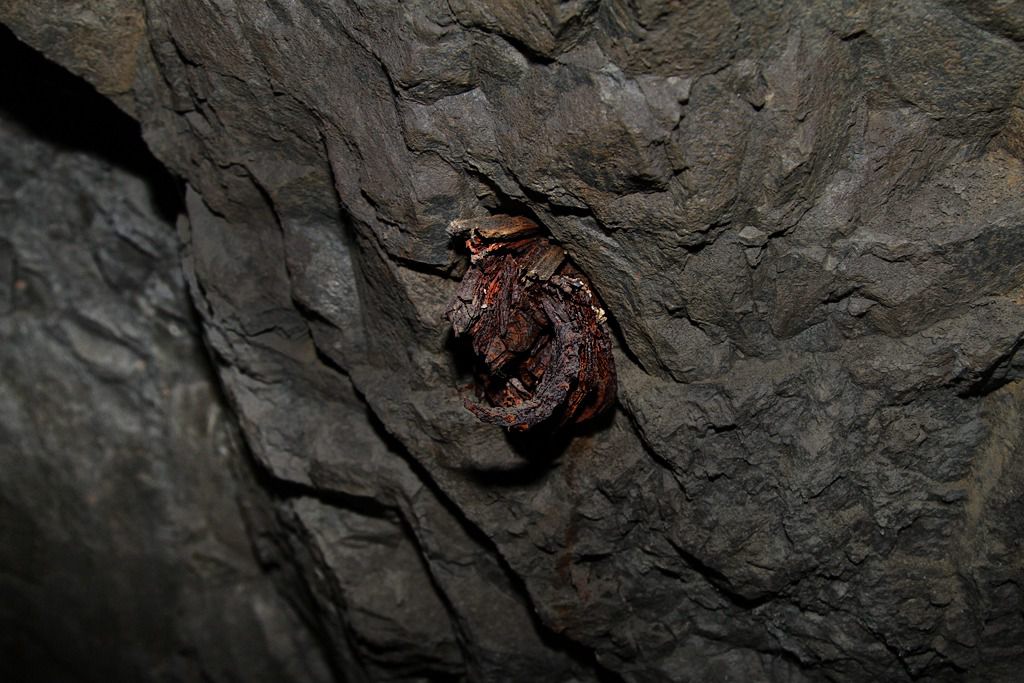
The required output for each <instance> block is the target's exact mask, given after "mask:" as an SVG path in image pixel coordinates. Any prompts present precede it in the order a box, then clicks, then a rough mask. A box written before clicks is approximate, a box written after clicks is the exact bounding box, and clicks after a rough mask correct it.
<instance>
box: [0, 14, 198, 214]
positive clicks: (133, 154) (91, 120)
mask: <svg viewBox="0 0 1024 683" xmlns="http://www.w3.org/2000/svg"><path fill="white" fill-rule="evenodd" d="M0 63H2V64H6V65H8V66H9V67H10V68H8V69H6V70H5V73H4V76H3V80H4V87H3V89H2V90H0V108H2V109H3V110H4V111H5V112H6V113H7V114H8V115H9V116H10V117H11V118H12V119H13V120H15V121H17V122H18V123H19V125H21V126H23V127H24V128H25V129H26V130H28V131H29V132H31V133H32V134H33V135H35V136H36V137H38V138H39V139H40V140H44V141H46V142H48V143H50V144H53V145H55V146H56V147H59V148H61V149H66V150H69V151H77V152H82V153H83V154H89V155H91V156H94V157H96V158H98V159H102V160H103V161H105V162H107V163H110V164H112V165H114V166H116V167H118V168H121V169H124V170H125V171H128V172H129V173H132V174H134V175H137V176H140V177H142V178H150V179H153V182H151V183H149V189H150V193H151V197H152V200H153V204H154V206H156V207H157V209H158V210H159V213H160V217H161V218H162V219H164V220H165V221H166V222H167V223H170V224H173V223H174V220H175V218H177V216H178V214H179V213H180V212H181V209H182V196H183V192H182V186H181V184H180V183H179V182H178V181H177V180H174V179H172V177H171V176H170V174H169V173H168V172H167V169H166V168H165V167H164V166H163V165H162V164H161V163H160V162H158V161H157V160H156V159H155V158H154V157H153V155H152V154H151V153H150V151H149V150H148V149H147V148H146V146H145V144H143V142H142V129H141V128H140V126H139V123H138V122H137V121H135V120H134V119H132V118H131V117H130V116H129V115H128V114H126V113H124V112H123V111H121V110H120V109H118V108H117V107H115V106H114V105H113V104H111V103H110V101H109V100H107V99H106V98H105V97H103V96H102V95H100V94H99V93H98V92H96V89H95V88H93V87H92V86H91V85H89V84H88V83H86V82H85V81H84V80H82V79H81V78H79V77H77V76H75V75H74V74H72V73H70V72H68V71H67V70H66V69H64V68H63V67H61V66H59V65H57V64H54V63H53V62H51V61H49V60H48V59H46V58H45V57H43V56H42V55H41V54H39V53H38V52H36V51H35V50H33V49H32V48H31V47H29V46H28V45H26V44H25V43H23V42H21V41H20V40H18V38H17V37H16V36H15V35H14V34H13V33H11V30H10V29H9V28H7V27H6V26H4V25H3V24H0Z"/></svg>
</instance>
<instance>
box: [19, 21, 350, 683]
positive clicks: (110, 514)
mask: <svg viewBox="0 0 1024 683" xmlns="http://www.w3.org/2000/svg"><path fill="white" fill-rule="evenodd" d="M4 38H5V40H4V41H3V43H2V47H0V55H2V57H0V59H2V60H3V61H4V63H7V64H10V63H17V64H19V65H20V69H21V71H20V73H19V74H18V75H17V76H14V77H12V78H9V79H6V82H5V90H4V94H3V96H2V98H0V264H2V265H0V282H2V285H0V679H3V680H5V681H40V682H49V681H68V682H78V681H120V680H125V681H127V680H137V681H138V680H148V681H184V680H205V681H267V682H268V683H270V682H277V681H281V680H308V681H327V680H331V679H332V678H331V671H330V669H329V667H328V661H327V660H326V659H325V657H324V655H323V654H322V652H321V647H320V644H319V643H318V642H317V640H316V639H315V638H314V637H313V632H312V631H311V630H310V629H309V628H308V627H306V626H305V624H304V621H303V619H302V618H301V617H300V612H299V611H297V610H296V609H295V608H294V607H293V606H292V605H291V604H289V602H288V601H287V600H286V598H285V593H284V592H282V591H281V590H279V589H278V586H277V585H276V584H275V582H274V579H273V576H272V573H271V572H268V571H267V569H266V568H265V567H264V566H263V565H261V564H260V563H259V562H257V559H256V557H255V555H254V553H253V549H252V543H251V541H250V527H249V526H247V524H246V522H245V516H244V514H243V509H242V508H241V507H240V506H239V500H242V499H244V500H245V504H246V507H250V508H251V507H255V506H259V505H263V506H269V504H270V503H269V501H263V500H261V498H259V497H257V496H254V495H253V492H254V491H258V488H256V486H255V484H254V482H252V481H251V476H250V477H249V478H248V479H247V478H246V477H245V476H237V475H236V473H242V474H244V473H245V471H246V469H245V467H244V465H245V462H244V460H243V458H242V450H241V444H240V438H239V435H238V433H237V428H236V427H235V421H234V419H233V417H232V415H231V413H230V412H228V411H226V410H225V405H224V401H223V399H222V397H221V395H220V390H219V388H218V385H217V382H216V380H215V379H214V376H213V374H212V373H211V370H210V366H209V362H208V359H207V356H206V354H205V351H204V349H203V346H202V342H201V339H200V337H199V331H198V325H197V320H196V318H195V315H194V312H193V309H192V306H191V303H190V302H189V299H188V294H187V290H186V288H185V281H184V278H183V276H182V271H181V267H180V260H179V248H178V240H177V234H176V232H175V229H174V214H173V210H174V209H175V207H176V205H177V206H180V203H178V202H176V198H175V194H176V190H175V187H174V183H173V181H172V180H171V178H170V177H169V176H167V175H166V173H165V172H163V171H162V169H161V168H160V166H159V165H158V164H157V163H156V162H155V161H154V160H153V159H152V158H151V157H148V154H147V152H146V150H145V147H144V146H143V145H142V143H141V141H140V139H139V134H138V130H137V128H136V127H135V126H134V125H133V122H132V121H131V120H130V119H129V118H128V117H126V116H124V115H123V114H121V113H120V112H119V111H118V110H117V109H116V108H114V107H113V106H112V105H111V104H110V103H109V102H107V101H106V100H104V99H103V98H102V97H100V96H99V95H97V94H95V93H92V92H90V88H89V86H87V85H85V84H84V83H81V82H80V81H76V80H75V79H73V78H72V77H71V76H70V75H68V74H61V73H60V71H61V70H60V69H59V68H58V67H56V66H53V65H46V64H45V62H43V60H42V58H40V57H38V56H36V55H33V54H31V53H30V51H29V50H28V48H18V47H16V46H14V45H13V42H12V41H13V39H12V38H11V36H10V35H9V34H8V35H5V36H4ZM69 81H70V82H69ZM68 100H71V101H73V102H74V111H73V115H69V114H71V113H72V112H71V110H67V111H63V112H61V111H59V108H60V107H61V106H66V105H67V104H69V103H70V102H69V101H68ZM62 103H64V105H62ZM101 137H102V138H105V139H102V140H101V139H100V138H101ZM169 210H170V211H172V213H170V214H168V211H169ZM252 528H255V527H252Z"/></svg>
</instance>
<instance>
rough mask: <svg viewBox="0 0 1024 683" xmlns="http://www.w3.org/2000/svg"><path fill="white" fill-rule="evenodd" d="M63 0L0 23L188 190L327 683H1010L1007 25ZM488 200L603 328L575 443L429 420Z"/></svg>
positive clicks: (1018, 440) (1023, 225)
mask: <svg viewBox="0 0 1024 683" xmlns="http://www.w3.org/2000/svg"><path fill="white" fill-rule="evenodd" d="M65 5H66V3H59V2H56V0H46V1H44V2H39V0H32V1H31V2H30V1H29V0H7V1H6V2H4V3H2V4H0V21H3V22H5V23H7V24H8V25H9V26H10V27H11V28H12V29H13V30H14V32H15V33H16V34H18V35H19V36H20V37H22V38H23V39H24V40H26V41H28V42H29V43H31V44H32V45H34V46H35V47H37V48H38V49H39V50H41V51H42V52H43V53H45V54H47V55H49V56H50V57H52V58H53V59H56V60H57V61H59V62H60V63H62V64H63V65H65V66H66V67H67V68H68V69H70V70H71V71H73V72H76V73H78V74H80V75H82V76H83V77H85V78H86V79H88V80H90V82H92V83H94V84H95V85H96V87H97V88H98V89H100V91H101V92H104V93H105V94H108V95H109V96H111V97H112V98H114V99H115V101H116V102H117V103H118V104H119V106H121V108H122V109H123V110H125V111H127V112H130V113H132V114H133V115H134V116H135V117H136V118H137V119H138V121H139V122H140V124H141V127H142V131H143V136H144V138H145V140H146V141H147V143H148V144H149V146H150V148H151V149H152V151H153V153H154V154H155V155H156V156H157V158H158V159H160V161H161V162H163V163H164V164H165V165H166V166H167V167H168V168H169V169H170V170H171V171H172V172H173V173H175V174H177V175H178V176H180V177H181V178H183V179H184V180H185V182H186V183H187V188H188V189H187V197H186V209H187V220H186V221H182V222H181V223H180V230H179V233H180V237H181V240H182V243H183V248H184V251H183V255H184V259H183V261H184V267H185V272H186V279H187V281H188V284H189V287H190V290H191V293H192V296H193V299H194V301H195V304H196V307H197V308H198V311H199V314H200V316H201V319H202V326H203V331H204V334H205V337H206V340H207V343H208V345H209V348H210V349H211V351H212V353H213V355H214V357H215V362H216V366H217V368H218V371H219V377H220V381H221V383H222V385H223V388H224V391H225V393H226V395H227V397H228V400H229V401H230V404H231V406H232V408H233V410H234V411H235V413H236V414H237V418H238V421H239V424H240V427H241V430H242V432H243V434H244V435H245V440H246V443H247V445H248V447H249V448H250V449H251V452H252V455H253V456H254V458H255V460H256V461H257V462H258V463H259V466H260V467H261V468H262V469H263V470H265V471H266V473H267V474H268V476H267V479H266V481H264V487H274V486H285V487H289V488H290V490H301V491H303V492H304V494H303V495H301V496H299V497H298V498H294V497H286V498H285V499H278V500H277V501H276V502H275V503H274V505H275V514H274V515H273V520H270V521H268V524H270V525H271V527H272V528H275V529H277V530H278V532H279V533H280V534H281V536H282V537H283V538H284V539H285V542H284V543H282V544H276V545H273V546H268V547H267V548H265V552H266V553H267V555H268V558H273V557H278V558H286V559H287V560H288V561H289V562H292V563H294V564H295V565H296V566H297V567H298V568H299V570H300V572H304V573H302V574H301V575H302V576H304V577H305V582H306V583H307V589H308V597H309V601H310V603H311V604H312V605H313V609H314V611H315V613H316V619H315V621H316V622H317V623H319V624H320V625H321V628H322V631H323V634H324V637H323V640H324V642H325V643H326V650H327V652H328V656H329V657H330V659H331V661H332V662H333V663H334V665H335V671H341V670H345V671H347V672H348V675H349V676H351V677H352V678H354V679H359V678H360V677H363V678H370V679H374V680H382V679H389V678H390V679H399V678H402V677H410V676H416V675H429V676H433V677H440V676H451V677H460V676H466V677H469V678H470V679H472V680H528V679H529V678H535V679H537V680H569V679H570V678H571V677H576V678H577V679H592V678H595V677H598V676H609V677H612V678H614V677H615V676H621V677H623V678H625V679H627V680H666V681H676V680H693V681H699V680H700V681H702V680H726V679H729V680H763V679H771V680H817V679H821V678H829V679H832V680H850V681H853V680H864V679H866V678H874V679H877V680H887V681H888V680H895V681H898V680H907V679H911V678H919V677H926V678H928V679H929V680H942V679H948V680H954V679H957V680H959V679H960V678H961V677H963V676H965V675H966V676H967V677H969V678H973V679H977V680H993V679H1006V678H1007V677H1009V676H1010V675H1011V673H1012V672H1014V671H1016V670H1017V668H1019V665H1020V664H1021V662H1022V661H1024V612H1022V611H1021V608H1020V606H1021V604H1022V603H1024V595H1022V590H1024V551H1022V547H1021V543H1020V540H1019V539H1020V538H1021V536H1022V531H1024V530H1022V526H1021V525H1022V522H1021V520H1022V519H1024V514H1022V513H1024V502H1022V501H1024V498H1022V496H1021V491H1022V490H1024V459H1022V458H1021V457H1020V452H1021V444H1022V442H1024V434H1022V427H1024V414H1022V410H1024V403H1022V401H1024V389H1022V387H1024V384H1021V371H1022V363H1024V362H1022V360H1021V359H1020V358H1019V357H1018V350H1019V348H1020V346H1021V342H1022V339H1024V306H1022V301H1024V298H1022V292H1024V290H1022V285H1024V258H1022V255H1024V191H1022V190H1024V88H1022V84H1024V49H1022V42H1024V13H1022V10H1021V9H1020V8H1019V6H1018V5H1015V4H1013V3H1003V2H994V1H993V2H961V1H959V0H945V1H940V0H899V1H897V2H865V3H831V2H815V1H813V0H808V1H807V2H799V3H782V2H776V3H750V2H725V1H724V0H722V1H716V2H706V3H685V5H686V6H685V7H680V6H677V5H676V4H675V3H667V2H666V3H659V2H619V1H613V2H605V3H598V2H593V1H589V0H581V1H579V2H569V3H548V2H544V3H525V2H511V1H509V2H498V1H491V2H479V3H478V2H473V3H470V2H461V1H455V0H451V1H450V2H435V1H432V0H414V1H412V2H407V3H385V2H359V3H356V2H333V3H315V2H287V3H286V2H250V1H247V0H246V1H241V0H240V1H238V2H233V3H224V2H211V1H207V0H104V2H102V3H98V5H99V6H102V10H103V11H89V10H87V9H84V8H82V7H81V6H79V5H75V6H73V7H71V8H69V7H66V6H65ZM106 16H125V17H128V16H131V17H134V18H135V19H133V21H132V22H130V23H129V25H128V26H127V27H126V26H125V25H124V24H116V25H115V24H114V23H112V22H109V21H106V19H105V18H104V17H106ZM104 38H108V39H109V40H108V41H106V42H107V43H109V44H111V45H113V44H116V45H117V46H118V48H117V49H116V50H114V51H112V53H111V57H110V59H109V60H108V61H106V62H104V61H103V60H97V59H95V58H94V57H95V54H94V51H93V47H94V46H95V45H96V44H104ZM67 41H70V42H71V44H72V45H77V46H80V48H81V49H78V50H76V49H69V47H68V43H67ZM126 84H127V85H126ZM487 211H492V212H512V213H522V212H528V213H530V214H531V215H533V216H535V217H536V218H537V219H538V220H539V221H540V222H541V223H543V225H544V226H545V227H547V228H548V229H549V230H550V232H551V233H552V235H553V236H554V237H555V238H557V239H558V240H559V241H560V242H561V243H562V244H563V245H564V246H565V248H566V250H567V252H568V253H569V255H570V257H571V258H572V259H573V262H574V263H575V264H576V265H577V266H579V268H580V269H581V270H582V271H583V272H585V273H586V274H587V275H588V277H589V278H590V280H591V282H592V284H593V286H594V289H595V291H596V292H597V293H598V294H599V296H600V298H601V300H602V301H603V302H604V303H605V304H606V307H607V309H608V313H609V315H610V317H611V319H612V321H613V322H614V325H615V328H616V330H618V332H619V348H618V350H617V354H618V355H617V356H616V366H617V368H618V374H619V397H620V408H619V410H618V411H617V412H616V414H615V415H614V416H612V417H611V418H610V419H609V420H608V421H607V422H606V423H605V424H602V425H601V426H600V427H599V428H597V429H594V430H591V431H588V432H587V433H584V434H578V435H575V436H574V438H566V439H565V440H564V441H563V442H560V443H551V442H548V443H545V444H537V443H529V442H522V441H519V440H510V439H507V438H506V437H505V435H504V434H503V433H502V432H501V431H500V430H497V429H494V428H493V427H489V426H487V425H482V424H479V423H477V422H476V421H475V420H474V419H473V418H472V416H470V415H468V414H467V413H466V412H465V411H464V410H463V409H462V405H461V398H460V390H461V388H462V386H463V385H465V384H466V383H467V382H468V381H469V375H468V373H467V368H466V366H465V363H464V359H460V358H458V357H457V356H456V354H454V353H453V350H452V345H451V343H450V339H449V337H448V331H447V325H446V322H445V320H444V319H443V317H442V313H443V311H444V308H445V305H446V302H447V301H448V300H449V299H450V298H451V295H452V293H453V292H454V290H455V288H456V287H457V286H458V285H457V282H456V279H455V277H454V276H455V275H456V274H457V273H459V272H460V269H461V267H462V264H461V261H460V256H459V255H458V253H457V252H456V251H455V250H454V249H453V248H452V245H451V244H449V242H448V238H447V236H446V234H445V226H446V225H447V224H448V222H449V221H450V220H451V219H453V218H455V217H458V216H464V215H481V214H483V213H486V212H487ZM0 291H3V290H0ZM2 301H3V300H2V299H0V304H2ZM370 567H376V568H377V571H379V572H391V574H388V575H387V577H384V578H382V580H381V581H379V582H366V581H364V580H363V579H362V578H361V574H362V573H364V572H367V571H370V569H369V568H370ZM402 590H406V591H409V592H408V594H403V593H402ZM389 591H390V592H389Z"/></svg>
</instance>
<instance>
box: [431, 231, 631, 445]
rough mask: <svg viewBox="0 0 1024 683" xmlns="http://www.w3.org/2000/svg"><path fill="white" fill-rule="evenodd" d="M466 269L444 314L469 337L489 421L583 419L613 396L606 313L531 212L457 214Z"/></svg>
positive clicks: (477, 410)
mask: <svg viewBox="0 0 1024 683" xmlns="http://www.w3.org/2000/svg"><path fill="white" fill-rule="evenodd" d="M449 232H450V233H451V234H452V235H453V236H458V237H464V238H465V240H466V246H467V248H468V249H469V253H470V255H471V262H470V267H469V270H468V271H466V275H465V277H463V279H462V284H461V286H460V287H459V290H458V291H457V292H456V294H455V298H453V299H452V301H451V303H450V304H449V305H448V310H447V311H446V313H445V317H447V318H448V320H449V322H451V324H452V329H453V330H454V331H455V335H456V336H463V335H468V336H469V338H470V340H471V343H472V348H473V353H474V355H475V357H476V377H477V389H478V391H479V394H480V396H481V398H482V399H483V400H484V401H486V404H484V403H475V402H472V401H466V407H467V408H468V409H469V410H470V411H472V412H473V414H474V415H476V416H477V417H479V418H480V419H481V420H483V421H484V422H490V423H493V424H498V425H502V426H503V427H508V428H510V429H514V430H517V431H524V430H527V429H530V428H532V427H536V426H538V425H541V424H545V425H551V426H553V427H557V426H562V425H567V424H579V423H582V422H585V421H587V420H589V419H591V418H593V417H595V416H597V415H599V414H600V413H602V412H603V411H604V410H606V409H607V408H608V407H609V406H611V404H612V403H613V402H614V401H615V362H614V360H613V359H612V347H611V339H610V335H609V333H608V329H607V324H606V321H605V313H604V310H603V309H602V308H601V306H600V304H599V302H598V300H597V297H596V296H595V295H594V293H593V291H592V290H591V288H590V283H589V282H588V281H587V278H586V277H585V276H584V275H583V274H582V273H580V272H579V271H578V270H577V269H576V268H575V267H574V266H573V265H572V264H571V263H570V262H569V261H568V259H567V258H566V256H565V251H564V250H563V249H562V247H560V246H558V245H557V244H555V243H554V242H552V241H551V240H550V239H548V238H547V237H546V236H544V235H543V233H542V231H541V229H540V227H539V226H538V225H537V224H536V223H534V222H533V221H531V220H530V219H528V218H523V217H514V216H504V215H499V216H491V217H488V218H473V219H463V220H457V221H453V222H452V224H451V226H450V227H449Z"/></svg>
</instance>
